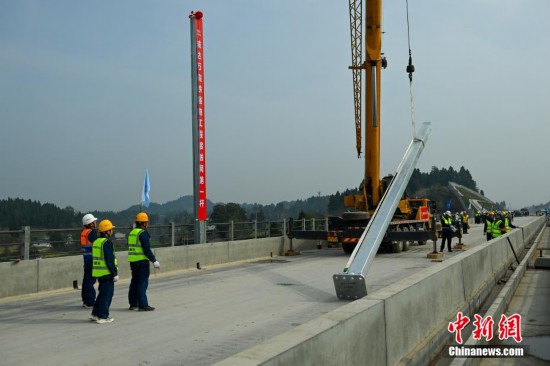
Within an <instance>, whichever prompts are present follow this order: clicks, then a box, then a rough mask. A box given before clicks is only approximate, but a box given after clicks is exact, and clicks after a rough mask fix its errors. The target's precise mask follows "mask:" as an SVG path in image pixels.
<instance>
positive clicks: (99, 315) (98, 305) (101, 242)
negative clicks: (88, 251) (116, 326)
mask: <svg viewBox="0 0 550 366" xmlns="http://www.w3.org/2000/svg"><path fill="white" fill-rule="evenodd" d="M114 228H115V226H114V225H113V223H112V222H111V221H109V220H103V221H101V222H100V223H99V227H98V230H99V238H97V239H96V240H94V243H93V245H92V260H93V267H92V276H94V277H96V278H97V280H98V282H99V293H98V295H97V298H96V300H95V303H94V308H93V310H92V317H91V318H90V320H92V321H95V322H96V323H98V324H104V323H111V322H112V321H113V320H114V319H113V318H111V317H110V316H109V307H110V306H111V301H112V299H113V295H114V292H115V282H117V281H118V268H117V264H118V262H117V260H116V256H115V249H114V246H113V243H112V242H111V239H110V237H111V236H112V235H113V229H114Z"/></svg>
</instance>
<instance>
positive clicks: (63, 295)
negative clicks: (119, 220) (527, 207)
mask: <svg viewBox="0 0 550 366" xmlns="http://www.w3.org/2000/svg"><path fill="white" fill-rule="evenodd" d="M532 219H533V218H529V217H526V218H517V219H516V221H515V223H516V224H517V225H522V224H525V223H528V222H530V220H532ZM472 226H473V227H472V229H471V231H470V234H467V235H465V237H464V239H463V241H464V242H466V243H467V244H469V247H470V248H473V247H475V246H476V245H480V244H482V243H485V239H484V236H483V235H482V233H481V230H482V227H481V226H480V225H472ZM455 240H456V239H455ZM431 248H432V247H431V245H430V244H428V245H427V246H416V245H415V246H412V247H411V250H410V251H408V252H403V253H399V254H379V255H377V257H376V259H375V261H374V264H373V267H372V269H371V271H370V272H369V274H368V276H367V289H368V291H369V292H372V291H375V290H377V289H381V288H384V287H385V286H388V285H390V284H392V283H395V282H397V281H399V280H401V279H403V278H405V277H407V276H410V275H411V274H413V273H416V272H419V271H421V270H423V269H425V268H428V267H430V266H434V265H436V263H434V262H431V261H429V260H428V259H426V254H427V253H428V252H430V251H431ZM460 255H461V252H460V251H455V252H454V253H445V258H450V257H454V256H460ZM347 259H348V256H347V255H345V254H344V253H343V252H342V251H341V250H340V249H322V250H314V251H308V252H304V253H302V255H300V256H296V257H275V258H272V259H270V258H267V259H261V260H255V261H246V262H238V263H235V264H228V265H217V266H210V267H207V268H203V269H201V270H186V271H179V272H172V273H168V274H164V273H156V274H152V276H151V279H150V287H149V290H148V295H149V301H150V304H151V305H152V306H156V307H157V310H155V311H154V312H146V313H143V312H135V311H129V310H128V309H127V308H128V303H127V300H126V297H127V290H128V281H127V280H122V281H120V282H118V283H117V284H116V287H115V296H114V299H113V303H112V305H111V316H113V317H114V318H115V322H114V323H111V324H102V325H98V324H95V323H92V322H90V321H89V320H88V317H89V314H90V311H89V310H86V309H82V308H81V307H80V294H79V292H78V291H75V290H62V291H55V292H50V293H44V294H36V295H25V296H17V297H11V298H6V299H2V300H0V335H1V338H2V342H0V355H1V361H0V364H5V365H27V364H28V365H30V364H37V365H97V364H106V365H211V364H213V363H216V362H218V361H221V360H223V359H225V358H227V357H229V356H231V355H234V354H236V353H238V352H240V351H243V350H245V349H248V348H249V347H252V346H254V345H258V344H260V343H262V342H263V341H264V340H267V339H270V338H272V337H274V336H277V335H280V334H283V333H285V332H286V331H288V330H291V329H293V328H295V327H296V326H298V325H300V324H303V323H305V322H307V321H309V320H312V319H315V318H317V317H319V316H321V315H323V314H325V313H327V312H330V311H331V310H334V309H336V308H339V307H341V306H344V305H345V304H347V302H342V301H340V300H338V299H337V298H336V295H335V291H334V286H333V283H332V275H333V274H334V273H337V272H340V271H341V270H342V269H343V268H344V266H345V264H346V262H347Z"/></svg>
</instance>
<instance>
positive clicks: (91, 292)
mask: <svg viewBox="0 0 550 366" xmlns="http://www.w3.org/2000/svg"><path fill="white" fill-rule="evenodd" d="M92 267H93V262H92V261H85V262H84V277H83V278H82V292H81V295H82V302H83V303H84V304H86V305H88V306H94V302H95V288H94V284H95V281H96V278H95V277H93V276H92Z"/></svg>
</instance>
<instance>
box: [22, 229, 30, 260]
mask: <svg viewBox="0 0 550 366" xmlns="http://www.w3.org/2000/svg"><path fill="white" fill-rule="evenodd" d="M23 232H24V234H23V236H24V238H23V243H24V247H23V253H22V254H23V259H24V260H26V261H28V260H29V252H30V249H31V227H30V226H23Z"/></svg>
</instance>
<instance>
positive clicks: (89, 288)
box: [80, 213, 97, 309]
mask: <svg viewBox="0 0 550 366" xmlns="http://www.w3.org/2000/svg"><path fill="white" fill-rule="evenodd" d="M96 222H97V218H95V217H94V215H92V214H90V213H89V214H86V215H84V216H83V217H82V226H84V229H83V230H82V232H81V233H80V247H81V250H82V257H83V259H84V277H83V278H82V291H81V297H82V307H83V308H85V309H91V308H93V307H94V302H95V288H94V284H95V282H96V279H95V277H93V276H92V267H93V261H92V244H93V242H94V240H96V239H97V230H96Z"/></svg>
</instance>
